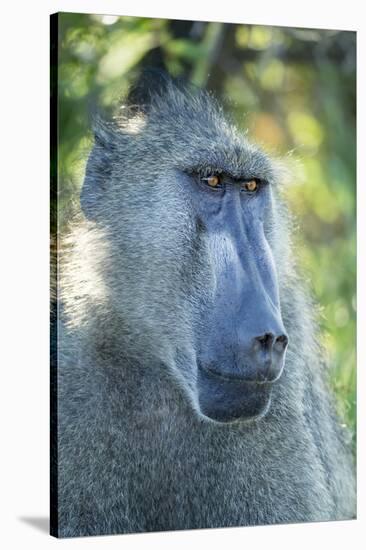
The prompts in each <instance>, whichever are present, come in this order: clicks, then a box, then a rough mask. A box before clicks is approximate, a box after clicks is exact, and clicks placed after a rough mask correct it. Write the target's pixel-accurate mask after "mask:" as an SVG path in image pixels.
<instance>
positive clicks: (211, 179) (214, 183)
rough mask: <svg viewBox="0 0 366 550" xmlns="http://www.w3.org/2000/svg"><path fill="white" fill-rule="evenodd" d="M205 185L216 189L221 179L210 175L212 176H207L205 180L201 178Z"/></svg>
mask: <svg viewBox="0 0 366 550" xmlns="http://www.w3.org/2000/svg"><path fill="white" fill-rule="evenodd" d="M202 179H203V180H204V181H205V182H206V183H207V185H209V186H210V187H218V186H219V185H220V183H221V179H220V176H218V175H216V174H215V175H212V176H208V177H207V178H202Z"/></svg>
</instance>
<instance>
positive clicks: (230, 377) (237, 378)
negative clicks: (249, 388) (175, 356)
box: [198, 363, 279, 385]
mask: <svg viewBox="0 0 366 550" xmlns="http://www.w3.org/2000/svg"><path fill="white" fill-rule="evenodd" d="M198 368H199V369H202V370H204V371H206V372H207V373H208V374H210V375H212V376H214V377H216V378H218V379H219V380H226V381H228V382H235V383H237V384H253V385H263V384H266V385H269V384H272V383H273V382H276V381H277V380H278V378H279V376H278V377H277V378H275V379H271V380H266V379H264V378H263V379H262V378H259V377H258V378H257V379H253V378H248V377H246V376H245V375H242V374H240V373H239V374H235V373H227V372H220V371H219V370H218V369H215V368H213V367H208V366H205V365H202V364H201V363H199V365H198Z"/></svg>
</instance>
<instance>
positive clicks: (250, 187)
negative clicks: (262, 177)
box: [242, 180, 259, 193]
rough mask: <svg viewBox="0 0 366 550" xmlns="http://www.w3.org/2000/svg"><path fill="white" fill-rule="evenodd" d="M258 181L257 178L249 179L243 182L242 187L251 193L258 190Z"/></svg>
mask: <svg viewBox="0 0 366 550" xmlns="http://www.w3.org/2000/svg"><path fill="white" fill-rule="evenodd" d="M258 187H259V185H258V182H257V181H256V180H249V181H246V182H244V183H243V185H242V188H243V189H244V190H245V191H249V193H254V192H255V191H257V190H258Z"/></svg>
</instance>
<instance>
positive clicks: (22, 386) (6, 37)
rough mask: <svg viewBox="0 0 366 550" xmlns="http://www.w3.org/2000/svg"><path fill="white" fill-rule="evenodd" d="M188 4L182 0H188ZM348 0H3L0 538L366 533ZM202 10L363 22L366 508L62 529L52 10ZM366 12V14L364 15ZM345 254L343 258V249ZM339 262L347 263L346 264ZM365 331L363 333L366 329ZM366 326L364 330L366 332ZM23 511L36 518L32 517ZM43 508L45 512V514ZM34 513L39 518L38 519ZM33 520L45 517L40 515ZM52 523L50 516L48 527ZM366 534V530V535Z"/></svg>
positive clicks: (192, 538)
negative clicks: (52, 392)
mask: <svg viewBox="0 0 366 550" xmlns="http://www.w3.org/2000/svg"><path fill="white" fill-rule="evenodd" d="M178 4H179V5H178ZM362 5H363V2H361V1H356V0H348V1H347V2H339V3H337V4H336V3H335V2H334V0H323V1H322V2H321V1H319V0H300V1H294V0H288V1H284V0H276V2H272V3H271V2H270V1H263V0H255V2H244V1H240V0H239V1H238V0H237V1H235V0H225V2H221V3H218V4H217V5H215V4H214V3H213V2H212V1H208V0H205V1H201V2H197V0H195V1H194V0H184V2H179V3H173V2H164V1H162V0H154V1H153V2H150V3H149V2H148V1H147V0H146V1H142V0H125V1H124V2H121V1H112V0H108V1H106V0H88V1H86V0H50V1H48V2H43V0H38V2H27V3H26V2H24V3H22V2H21V1H19V0H14V1H12V2H7V4H5V3H3V5H2V9H1V17H0V28H1V31H0V40H1V44H0V54H1V64H0V75H1V84H0V91H1V101H0V136H1V148H0V151H1V153H2V161H1V177H0V193H1V198H0V224H1V225H0V262H1V263H0V265H1V267H0V277H1V284H0V321H1V326H0V343H1V345H0V365H1V383H0V391H1V395H0V419H1V424H2V426H1V432H0V434H1V436H0V445H1V451H0V457H1V465H0V476H1V478H0V499H1V510H0V524H1V530H0V544H1V546H2V547H3V548H5V549H6V550H7V549H9V548H16V549H18V548H27V549H29V548H31V549H32V548H37V549H39V550H42V549H43V548H51V547H52V548H53V547H55V546H56V545H62V547H63V548H71V546H72V547H73V548H76V547H77V548H86V547H93V548H95V547H98V548H99V547H100V548H102V547H103V548H105V547H106V545H107V546H108V547H113V548H116V547H117V546H118V547H120V546H121V545H123V547H124V548H127V549H129V548H147V547H149V548H153V549H154V548H159V549H160V548H162V549H164V548H170V547H171V546H172V545H174V547H175V548H183V547H186V546H187V545H189V547H191V548H195V547H197V548H198V547H199V548H202V547H205V546H206V545H207V546H209V547H210V548H213V549H216V548H222V547H226V548H233V547H235V546H236V545H240V546H243V547H245V548H251V547H252V548H257V549H261V548H266V549H267V548H271V549H272V548H281V550H285V549H286V548H291V549H293V548H296V549H299V550H301V549H302V548H306V549H308V548H309V546H310V547H312V548H315V549H317V548H322V547H323V546H325V547H327V548H328V547H329V548H331V549H332V550H333V549H334V550H336V549H345V548H352V549H354V548H355V549H358V548H361V547H363V545H364V544H365V542H364V541H365V540H366V536H365V533H364V526H365V520H364V518H365V470H366V460H365V416H366V415H365V409H366V407H365V403H366V402H365V391H364V390H365V388H366V383H365V372H364V370H365V356H366V354H365V351H366V348H365V343H366V334H365V327H366V319H365V287H366V284H365V281H366V269H365V247H364V238H365V236H366V227H365V226H366V222H365V220H366V214H365V212H366V209H365V206H366V204H365V162H364V157H365V151H366V144H365V101H366V100H365V98H366V93H365V92H366V90H365V76H366V71H365V67H366V59H365V42H366V40H365V35H366V31H365V20H366V19H365V17H364V16H363V15H362ZM56 11H71V12H78V11H79V12H86V13H110V14H120V15H136V16H153V17H168V18H175V19H179V18H181V19H195V20H196V19H203V20H211V21H215V20H216V21H225V22H233V21H235V22H243V23H259V24H270V25H282V26H283V25H287V26H300V27H319V28H333V29H338V28H341V29H346V30H357V31H358V153H359V155H358V156H359V166H358V264H359V274H358V280H359V281H361V282H360V284H359V288H358V302H359V315H358V336H359V339H358V342H359V343H358V387H359V394H358V419H359V420H358V428H359V431H358V453H359V456H358V464H359V468H358V470H359V472H358V473H359V479H358V497H359V507H358V519H357V520H356V521H353V522H332V523H323V524H313V525H290V526H274V527H255V528H236V529H218V530H206V531H187V532H175V533H164V534H156V533H154V534H148V535H125V536H114V537H94V538H88V539H73V540H63V541H57V540H56V539H52V538H51V537H49V536H48V535H47V534H46V529H47V527H46V525H47V524H46V520H45V518H47V517H48V472H49V467H48V439H49V435H48V430H49V399H48V380H49V378H48V355H49V352H48V334H49V332H48V286H49V281H48V208H49V199H48V193H49V192H48V189H49V160H48V157H49V109H48V105H49V68H48V66H49V14H50V13H53V12H56ZM362 19H363V22H362ZM340 261H342V259H341V258H340ZM335 269H336V266H335ZM361 331H363V334H362V332H361ZM362 336H363V338H362ZM21 518H33V520H31V521H29V520H28V521H25V520H24V519H21ZM42 518H44V519H43V520H42ZM32 524H33V525H32ZM34 524H38V527H36V526H35V525H34ZM42 526H43V527H42ZM362 539H363V540H362Z"/></svg>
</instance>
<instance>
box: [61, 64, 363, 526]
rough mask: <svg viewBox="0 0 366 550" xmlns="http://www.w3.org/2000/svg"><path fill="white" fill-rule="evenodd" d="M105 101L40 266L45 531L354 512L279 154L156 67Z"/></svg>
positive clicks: (349, 470)
mask: <svg viewBox="0 0 366 550" xmlns="http://www.w3.org/2000/svg"><path fill="white" fill-rule="evenodd" d="M118 112H119V113H120V114H119V115H118V116H116V117H115V118H114V119H113V120H112V121H104V120H101V119H99V120H96V122H95V125H94V134H95V138H94V145H93V148H92V150H91V153H90V156H89V159H88V162H87V166H86V172H85V179H84V183H83V187H82V191H81V200H80V202H81V209H82V213H83V214H80V219H79V220H78V221H76V222H75V224H74V228H73V229H72V234H71V236H70V237H69V240H68V243H70V242H71V243H72V244H71V246H68V248H67V250H66V252H65V254H64V255H62V256H61V258H60V262H59V263H60V281H61V304H60V306H59V309H58V311H59V315H60V319H59V322H58V325H57V332H56V336H57V338H58V344H59V353H58V355H57V358H56V359H55V361H54V368H55V369H56V366H57V371H56V375H54V380H57V388H58V396H57V413H58V418H57V421H58V424H57V428H56V429H57V438H56V439H57V448H56V450H55V452H56V453H57V459H58V471H57V490H56V491H55V492H54V493H53V496H52V502H53V506H56V507H57V513H58V524H57V534H58V536H63V537H64V536H65V537H66V536H67V537H70V536H81V535H91V534H111V533H131V532H142V531H162V530H171V529H194V528H208V527H224V526H236V525H237V526H243V525H254V524H257V525H258V524H271V523H291V522H302V521H328V520H335V519H347V518H352V517H354V515H355V478H354V466H353V462H352V456H351V453H350V449H349V445H348V442H347V437H346V434H345V430H344V429H343V428H341V426H340V422H339V420H338V417H337V415H336V413H335V411H334V404H333V397H332V394H331V392H330V390H329V387H328V382H327V379H326V376H327V374H326V373H327V369H326V368H324V355H325V354H324V351H323V350H322V348H321V346H320V344H319V343H318V342H319V337H318V330H319V329H318V327H317V323H316V320H315V318H314V317H315V316H314V306H313V302H312V300H311V298H310V297H309V292H308V290H307V288H306V285H305V284H304V282H303V281H302V280H301V277H300V276H299V275H298V274H297V271H296V266H295V261H294V253H293V250H292V245H291V232H292V221H291V218H290V216H289V215H288V213H287V208H286V205H285V204H284V203H283V200H282V196H281V191H280V184H281V181H280V180H281V171H280V170H278V164H277V163H276V162H274V161H273V160H272V159H271V158H269V157H268V156H267V155H266V154H265V153H264V152H263V151H261V150H260V149H259V148H258V147H256V146H254V145H253V144H251V143H250V142H249V141H248V139H247V136H246V135H245V136H244V135H243V134H242V133H241V132H239V130H237V129H236V128H235V127H234V125H233V124H232V122H231V121H230V119H229V118H228V117H227V116H225V115H224V113H223V110H222V108H221V107H220V105H219V104H218V102H217V101H216V100H215V99H214V98H213V97H212V95H211V94H209V93H207V92H203V91H200V90H196V89H193V88H191V87H189V86H187V85H183V84H181V83H176V82H174V81H172V80H170V79H169V78H167V77H165V76H164V77H158V78H157V79H155V78H153V75H151V74H149V75H148V76H144V75H143V76H142V78H141V79H140V80H139V81H138V82H137V83H136V85H135V86H134V87H133V89H132V91H131V92H130V94H129V96H128V97H127V98H126V101H125V108H124V109H120V110H119V111H118ZM121 113H122V114H121ZM132 130H133V131H132ZM255 419H257V420H258V421H253V420H255Z"/></svg>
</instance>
